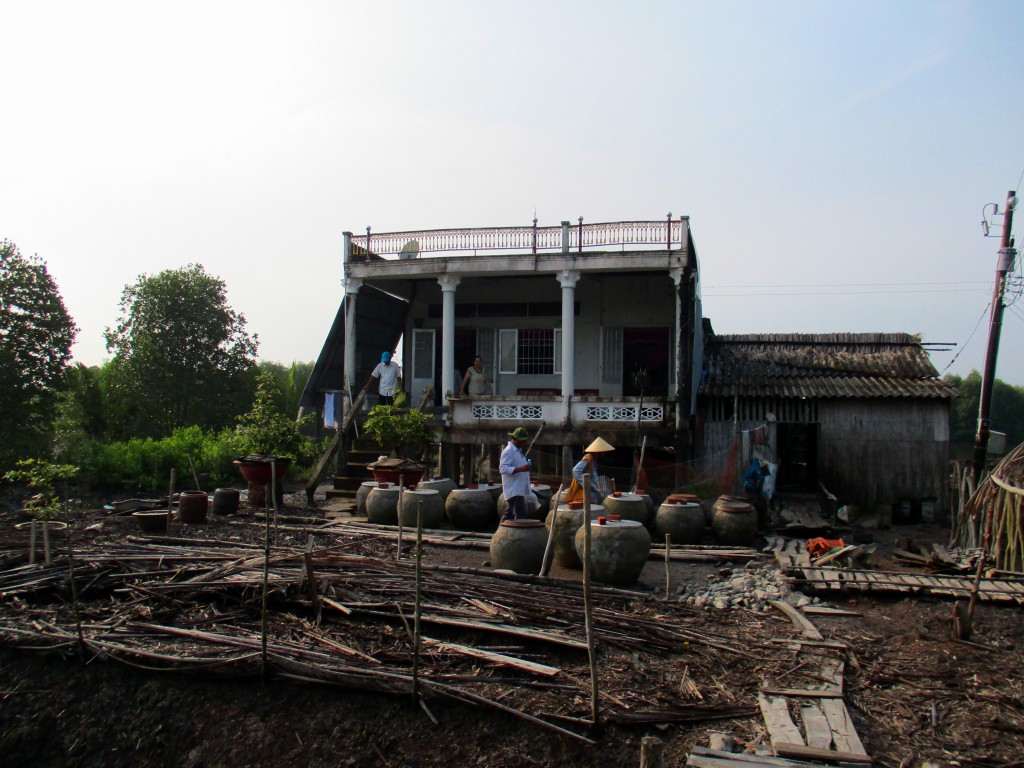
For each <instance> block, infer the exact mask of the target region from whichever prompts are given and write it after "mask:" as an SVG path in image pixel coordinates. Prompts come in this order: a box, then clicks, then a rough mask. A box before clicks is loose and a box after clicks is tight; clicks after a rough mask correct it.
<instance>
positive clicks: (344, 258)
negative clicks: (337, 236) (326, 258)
mask: <svg viewBox="0 0 1024 768" xmlns="http://www.w3.org/2000/svg"><path fill="white" fill-rule="evenodd" d="M341 236H342V247H341V263H342V265H345V264H348V262H349V260H350V259H351V258H352V233H351V232H342V233H341Z"/></svg>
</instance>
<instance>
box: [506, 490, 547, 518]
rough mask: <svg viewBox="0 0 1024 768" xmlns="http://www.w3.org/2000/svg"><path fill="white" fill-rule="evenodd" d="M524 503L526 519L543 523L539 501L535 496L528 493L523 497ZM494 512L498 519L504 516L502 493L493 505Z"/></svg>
mask: <svg viewBox="0 0 1024 768" xmlns="http://www.w3.org/2000/svg"><path fill="white" fill-rule="evenodd" d="M531 491H532V489H531ZM525 503H526V517H527V518H529V519H530V520H540V521H541V522H544V517H543V516H542V515H541V514H540V499H538V498H537V496H536V494H534V493H528V494H526V496H525ZM495 511H496V512H497V513H498V518H499V519H500V518H501V516H502V515H503V514H505V494H504V493H502V494H501V495H500V496H499V497H498V502H497V504H495Z"/></svg>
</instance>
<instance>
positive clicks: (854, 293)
mask: <svg viewBox="0 0 1024 768" xmlns="http://www.w3.org/2000/svg"><path fill="white" fill-rule="evenodd" d="M959 285H965V283H959ZM774 287H776V288H781V287H784V286H774ZM801 287H803V286H801ZM915 293H988V289H986V288H964V289H956V288H948V289H947V288H941V289H934V290H933V289H928V290H923V291H792V292H786V293H704V292H703V291H702V292H701V296H702V298H709V297H711V298H733V297H736V298H739V297H744V296H908V295H911V294H915Z"/></svg>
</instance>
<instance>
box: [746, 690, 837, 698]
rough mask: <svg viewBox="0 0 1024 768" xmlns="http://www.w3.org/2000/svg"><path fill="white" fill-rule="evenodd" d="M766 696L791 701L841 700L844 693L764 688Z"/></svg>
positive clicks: (763, 691) (762, 691)
mask: <svg viewBox="0 0 1024 768" xmlns="http://www.w3.org/2000/svg"><path fill="white" fill-rule="evenodd" d="M761 693H763V694H765V695H766V696H788V697H789V698H791V699H841V698H843V692H842V691H836V690H827V689H826V690H816V689H812V688H762V689H761Z"/></svg>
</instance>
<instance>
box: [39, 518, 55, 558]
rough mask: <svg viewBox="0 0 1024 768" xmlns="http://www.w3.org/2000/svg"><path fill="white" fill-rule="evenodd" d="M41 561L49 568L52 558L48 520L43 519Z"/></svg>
mask: <svg viewBox="0 0 1024 768" xmlns="http://www.w3.org/2000/svg"><path fill="white" fill-rule="evenodd" d="M42 526H43V563H44V564H45V565H46V567H47V568H49V567H50V566H51V565H53V558H51V557H50V521H49V520H46V519H43V520H42Z"/></svg>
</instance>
